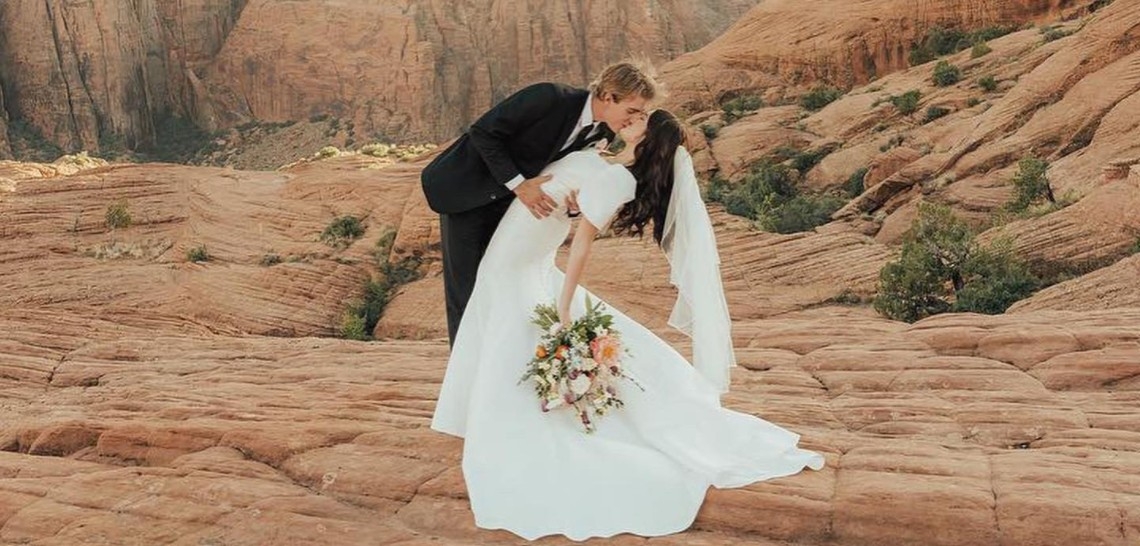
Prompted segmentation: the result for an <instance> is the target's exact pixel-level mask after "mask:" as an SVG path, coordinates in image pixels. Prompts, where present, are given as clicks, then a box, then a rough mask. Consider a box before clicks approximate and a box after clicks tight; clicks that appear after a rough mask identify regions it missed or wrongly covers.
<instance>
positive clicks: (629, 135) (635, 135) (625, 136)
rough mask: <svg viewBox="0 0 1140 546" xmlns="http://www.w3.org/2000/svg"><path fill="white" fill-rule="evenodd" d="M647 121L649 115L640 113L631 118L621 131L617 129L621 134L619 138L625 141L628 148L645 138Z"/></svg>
mask: <svg viewBox="0 0 1140 546" xmlns="http://www.w3.org/2000/svg"><path fill="white" fill-rule="evenodd" d="M648 122H649V115H648V114H642V115H640V116H637V117H635V118H633V119H632V120H631V121H630V124H629V125H627V126H626V127H625V128H624V129H622V130H621V131H618V134H619V135H621V139H622V140H623V141H625V145H626V146H629V147H630V148H632V147H634V146H637V143H638V142H641V139H643V138H645V126H646V124H647V123H648Z"/></svg>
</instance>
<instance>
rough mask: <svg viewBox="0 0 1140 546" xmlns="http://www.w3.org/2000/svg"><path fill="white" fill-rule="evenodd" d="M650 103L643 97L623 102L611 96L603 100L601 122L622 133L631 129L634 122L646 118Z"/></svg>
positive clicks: (635, 97)
mask: <svg viewBox="0 0 1140 546" xmlns="http://www.w3.org/2000/svg"><path fill="white" fill-rule="evenodd" d="M648 102H649V101H648V100H647V99H646V98H645V97H642V96H632V97H629V98H626V99H623V100H618V99H617V97H615V96H613V95H610V96H608V97H606V98H604V99H602V111H601V114H600V115H599V116H598V117H599V121H604V122H605V123H606V125H607V126H609V128H610V129H612V130H613V131H621V130H622V129H625V128H626V127H629V126H630V124H632V123H633V122H634V121H636V120H638V119H639V118H642V117H644V116H645V110H646V104H647V103H648Z"/></svg>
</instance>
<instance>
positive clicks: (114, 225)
mask: <svg viewBox="0 0 1140 546" xmlns="http://www.w3.org/2000/svg"><path fill="white" fill-rule="evenodd" d="M103 222H104V223H106V224H107V227H108V228H110V229H126V228H129V227H131V211H130V209H129V207H128V205H127V201H126V200H122V201H119V202H117V203H114V204H112V205H110V206H108V207H107V212H106V213H105V214H104V215H103Z"/></svg>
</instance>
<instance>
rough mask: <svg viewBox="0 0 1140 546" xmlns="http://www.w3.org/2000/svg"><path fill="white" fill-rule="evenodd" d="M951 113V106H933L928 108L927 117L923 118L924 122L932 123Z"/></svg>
mask: <svg viewBox="0 0 1140 546" xmlns="http://www.w3.org/2000/svg"><path fill="white" fill-rule="evenodd" d="M949 113H950V109H949V108H944V107H942V106H931V107H929V108H927V109H926V117H924V118H922V122H923V123H930V122H932V121H934V120H936V119H938V118H941V117H945V116H946V115H947V114H949Z"/></svg>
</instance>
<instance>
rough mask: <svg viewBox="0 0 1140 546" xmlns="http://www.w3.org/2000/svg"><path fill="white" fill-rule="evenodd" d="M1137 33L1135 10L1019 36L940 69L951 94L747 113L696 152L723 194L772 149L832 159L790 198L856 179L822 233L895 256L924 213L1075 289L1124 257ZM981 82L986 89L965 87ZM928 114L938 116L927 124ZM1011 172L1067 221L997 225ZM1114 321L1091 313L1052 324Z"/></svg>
mask: <svg viewBox="0 0 1140 546" xmlns="http://www.w3.org/2000/svg"><path fill="white" fill-rule="evenodd" d="M1138 28H1140V5H1138V4H1136V3H1134V2H1114V3H1111V4H1108V5H1107V6H1105V7H1102V8H1101V9H1098V10H1097V11H1095V13H1093V14H1092V15H1088V16H1084V17H1082V18H1080V19H1076V20H1073V21H1070V22H1067V23H1065V24H1063V25H1062V26H1060V27H1058V28H1057V29H1056V31H1055V35H1054V36H1047V35H1045V34H1044V33H1043V32H1042V31H1040V30H1039V29H1036V28H1034V29H1026V30H1022V31H1018V32H1014V33H1012V34H1009V35H1006V36H1003V37H1001V38H997V39H994V40H991V41H990V42H989V43H988V48H989V49H990V51H989V52H988V53H985V54H983V55H979V56H974V55H973V54H972V52H971V51H970V50H966V51H962V52H960V53H957V54H954V55H950V56H948V57H946V58H945V59H944V60H945V61H947V62H949V63H950V64H952V65H954V66H956V67H958V69H959V70H960V71H961V79H960V81H958V82H956V83H952V84H950V85H946V86H937V85H935V83H934V81H933V78H932V74H933V72H934V66H935V63H934V62H931V63H928V64H925V65H922V66H917V67H914V68H910V69H907V70H904V71H902V72H899V73H896V74H891V75H889V76H886V77H883V78H880V79H879V80H876V81H875V82H873V83H871V84H868V85H865V86H861V87H857V88H855V89H853V90H852V91H851V92H850V93H848V94H847V95H846V96H843V97H842V98H840V99H839V100H837V101H835V102H833V103H831V104H829V105H828V106H826V107H825V108H823V109H821V110H820V111H818V112H814V113H813V112H807V111H804V110H803V109H802V108H800V107H799V106H793V105H788V106H775V107H768V108H762V109H760V110H759V111H758V112H756V113H755V114H752V115H748V116H745V117H743V118H742V119H740V120H738V121H736V122H734V123H732V124H730V125H727V126H724V127H722V128H720V129H719V132H718V134H717V135H716V136H715V138H713V139H711V141H710V143H709V147H708V154H709V158H710V163H711V164H713V165H714V166H715V168H717V169H719V172H720V173H721V174H722V175H723V176H726V177H728V178H730V179H731V178H737V177H740V176H741V175H742V174H743V173H744V172H745V170H746V169H747V167H748V166H749V165H751V164H752V163H753V162H754V161H756V160H757V159H760V158H762V157H765V156H768V155H770V154H772V153H773V152H774V151H775V150H777V149H779V148H781V147H786V146H790V147H793V148H796V149H800V150H806V151H814V150H825V149H826V150H832V151H830V153H829V154H828V155H826V157H823V159H822V160H821V161H820V162H819V164H818V165H816V166H814V167H812V168H810V169H809V170H808V171H807V172H806V174H805V176H804V186H805V187H806V188H807V189H808V190H810V191H813V192H837V191H839V188H840V187H841V186H842V185H843V184H844V182H845V181H846V180H847V179H848V178H849V177H850V176H851V175H852V173H856V172H859V170H860V169H862V168H866V169H867V171H866V175H865V176H864V178H863V185H864V187H865V189H864V191H863V193H862V194H861V195H859V196H857V197H856V198H854V199H853V200H852V201H851V202H850V203H849V204H847V206H846V207H844V208H843V209H841V210H840V211H838V212H837V213H836V214H835V215H834V216H833V218H834V219H835V220H837V221H835V222H832V223H831V224H829V225H828V226H826V227H825V228H821V229H820V231H821V232H826V233H839V232H844V231H846V232H851V233H858V234H868V235H871V236H873V237H874V239H875V241H876V242H878V243H882V244H887V245H894V244H897V243H898V242H899V241H900V239H901V237H902V234H903V233H904V232H905V231H906V230H907V229H908V228H909V226H910V224H911V222H912V221H913V219H914V217H915V215H916V212H917V205H918V204H919V203H920V202H924V201H926V202H936V203H941V204H946V205H949V206H951V207H952V208H953V209H954V210H955V212H956V213H957V214H958V215H960V216H962V217H964V218H966V219H967V220H969V221H970V222H971V223H972V224H974V225H975V226H976V227H978V228H979V229H981V230H985V232H984V233H983V234H982V235H981V240H982V241H986V242H988V241H994V240H997V239H1009V240H1011V241H1012V244H1013V248H1014V250H1015V251H1016V252H1017V253H1018V254H1019V255H1020V256H1022V257H1023V258H1025V259H1026V260H1028V261H1029V262H1030V263H1031V264H1032V265H1033V267H1034V269H1035V270H1036V271H1038V272H1039V273H1041V274H1042V275H1043V276H1045V277H1046V278H1052V279H1055V278H1069V277H1074V276H1080V275H1082V274H1084V273H1088V272H1089V271H1092V270H1095V269H1097V268H1100V267H1105V266H1109V265H1111V264H1113V263H1115V262H1116V261H1118V260H1120V259H1122V258H1124V257H1125V256H1127V255H1129V254H1130V253H1133V252H1135V249H1136V248H1138V247H1137V246H1136V244H1137V243H1136V242H1137V239H1138V237H1140V216H1138V215H1136V214H1135V211H1136V207H1137V206H1140V171H1137V168H1136V167H1135V164H1136V163H1138V162H1140V159H1138V158H1140V144H1137V143H1140V128H1138V127H1137V125H1136V123H1135V120H1136V119H1137V116H1140V71H1137V66H1140V65H1138V63H1140V34H1138V32H1137V29H1138ZM730 34H731V33H730ZM1053 38H1055V39H1053ZM715 47H716V44H712V45H710V46H709V48H706V49H713V48H715ZM760 51H763V49H760ZM988 79H992V82H989V83H987V85H986V86H985V87H983V85H982V83H979V82H982V81H984V80H988ZM991 83H992V85H990V84H991ZM908 92H915V93H918V94H919V97H920V98H919V100H918V101H917V105H916V107H915V111H914V112H913V113H911V114H906V113H903V112H901V111H900V110H899V108H897V107H896V106H895V105H894V104H893V103H892V100H891V98H892V97H899V96H902V95H904V94H906V93H908ZM938 108H942V109H944V113H945V115H943V116H941V117H937V116H934V117H931V115H930V114H929V112H931V111H932V110H931V109H938ZM708 116H711V117H710V118H709V119H714V120H715V119H716V118H717V117H718V115H717V114H715V113H713V112H705V113H703V114H701V115H700V116H694V117H693V119H694V120H696V119H702V117H708ZM1025 157H1036V158H1039V159H1041V160H1044V161H1046V162H1047V163H1048V164H1049V167H1048V170H1047V173H1046V174H1047V178H1048V180H1049V183H1050V186H1051V188H1052V191H1053V193H1054V195H1055V196H1056V197H1057V198H1058V200H1059V201H1060V202H1061V205H1064V204H1068V203H1071V206H1067V207H1063V206H1060V205H1059V206H1057V207H1053V208H1050V207H1047V206H1044V205H1037V206H1035V207H1033V208H1032V209H1031V210H1030V211H1029V212H1028V213H1026V214H1023V215H1013V214H1010V213H1007V212H1005V211H1004V207H1005V206H1006V204H1007V203H1008V202H1010V201H1011V199H1012V198H1013V196H1014V193H1015V188H1014V184H1013V178H1014V176H1015V174H1016V173H1017V171H1018V163H1019V161H1020V160H1021V159H1022V158H1025ZM1076 282H1081V281H1076ZM1052 293H1056V292H1052ZM1081 301H1084V300H1081ZM1122 301H1131V300H1129V299H1127V298H1126V299H1124V300H1122ZM1119 305H1121V304H1120V303H1115V300H1114V298H1107V297H1106V298H1103V301H1101V302H1100V303H1097V304H1095V305H1087V306H1086V305H1083V304H1075V306H1073V307H1063V308H1066V309H1087V308H1090V307H1095V308H1102V307H1105V306H1119ZM1048 308H1057V307H1055V306H1054V305H1052V304H1050V305H1049V306H1048Z"/></svg>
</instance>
